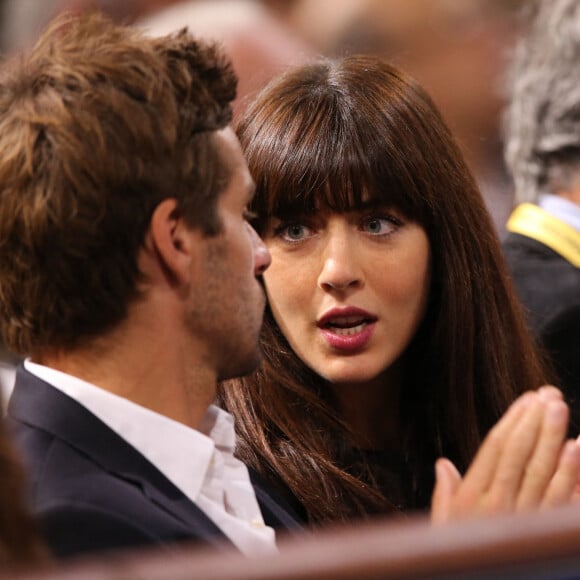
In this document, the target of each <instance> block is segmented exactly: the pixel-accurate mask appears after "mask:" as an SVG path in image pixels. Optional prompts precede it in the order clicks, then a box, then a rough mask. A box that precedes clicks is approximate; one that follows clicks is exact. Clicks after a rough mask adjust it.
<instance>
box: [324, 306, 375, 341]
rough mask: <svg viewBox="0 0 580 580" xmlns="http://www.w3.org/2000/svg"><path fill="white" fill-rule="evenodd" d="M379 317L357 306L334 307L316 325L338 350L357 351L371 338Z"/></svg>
mask: <svg viewBox="0 0 580 580" xmlns="http://www.w3.org/2000/svg"><path fill="white" fill-rule="evenodd" d="M376 321H377V317H376V316H374V315H373V314H370V313H369V312H367V311H366V310H362V309H361V308H355V307H347V308H333V309H332V310H329V311H328V312H326V313H325V314H324V315H323V316H321V317H320V318H319V319H318V320H317V321H316V325H317V326H318V328H320V332H321V333H322V336H323V337H324V339H325V340H326V342H327V343H328V344H329V345H330V346H331V347H332V348H335V349H337V350H341V351H344V352H355V351H357V350H360V349H362V348H364V346H366V344H367V343H368V342H369V340H370V339H371V337H372V335H373V333H374V330H375V324H376Z"/></svg>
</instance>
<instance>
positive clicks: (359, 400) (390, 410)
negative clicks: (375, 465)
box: [332, 365, 401, 450]
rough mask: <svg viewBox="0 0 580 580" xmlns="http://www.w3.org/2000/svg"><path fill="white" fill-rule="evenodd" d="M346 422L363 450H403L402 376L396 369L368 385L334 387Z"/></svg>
mask: <svg viewBox="0 0 580 580" xmlns="http://www.w3.org/2000/svg"><path fill="white" fill-rule="evenodd" d="M332 388H333V391H334V393H335V396H336V399H337V403H338V407H339V409H340V411H341V414H342V417H343V419H344V420H345V421H346V423H347V425H348V426H349V427H350V429H351V430H352V433H353V440H354V441H353V442H354V445H355V446H357V447H360V448H361V449H373V450H397V449H400V447H401V425H400V405H399V403H400V390H401V372H400V369H399V368H398V365H397V368H395V365H393V366H392V367H390V368H389V369H387V371H385V372H384V373H382V374H381V375H380V376H378V377H376V378H374V379H372V380H371V381H366V382H364V383H334V384H333V385H332Z"/></svg>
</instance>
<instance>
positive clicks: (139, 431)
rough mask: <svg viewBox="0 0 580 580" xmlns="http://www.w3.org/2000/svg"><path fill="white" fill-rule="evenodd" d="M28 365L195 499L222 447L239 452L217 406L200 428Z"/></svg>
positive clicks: (226, 419) (228, 422)
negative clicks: (217, 449) (216, 450)
mask: <svg viewBox="0 0 580 580" xmlns="http://www.w3.org/2000/svg"><path fill="white" fill-rule="evenodd" d="M24 367H25V368H26V370H27V371H28V372H30V373H31V374H33V375H35V376H37V377H39V378H40V379H42V380H44V381H45V382H47V383H49V384H50V385H52V386H53V387H55V388H57V389H59V390H60V391H62V392H63V393H65V394H66V395H68V396H69V397H71V398H72V399H74V400H75V401H77V403H79V404H81V405H82V406H83V407H85V408H86V409H88V410H89V411H90V412H91V413H93V415H95V416H96V417H98V418H99V419H100V420H101V421H102V422H103V423H105V424H106V425H107V426H108V427H109V428H110V429H112V430H113V431H115V432H116V433H117V434H118V435H120V436H121V437H122V438H123V439H125V441H127V442H128V443H129V444H130V445H132V446H133V447H134V448H135V449H136V450H137V451H138V452H139V453H141V454H142V455H143V456H144V457H145V458H147V459H148V460H149V461H150V462H151V463H152V464H153V465H154V466H155V467H156V468H157V469H158V470H159V471H161V472H162V473H163V474H164V475H165V477H167V479H169V480H170V481H171V482H172V483H173V484H174V485H175V486H176V487H177V488H179V489H180V490H181V491H182V492H183V493H184V494H185V495H186V496H187V497H189V498H190V499H191V500H192V501H194V502H195V501H197V498H198V496H199V494H200V491H201V489H202V486H203V482H204V479H205V477H206V474H207V471H208V469H209V468H210V466H211V463H212V458H213V454H214V452H215V449H216V447H218V448H219V449H220V451H225V452H228V453H233V449H234V445H235V433H234V422H233V417H232V416H231V415H230V414H229V413H227V412H226V411H224V410H223V409H220V408H219V407H217V406H215V405H211V406H210V407H209V409H208V411H207V412H206V414H205V415H204V417H203V419H202V421H201V424H200V429H201V430H200V431H198V430H195V429H192V428H190V427H187V426H186V425H184V424H182V423H179V422H177V421H174V420H173V419H170V418H168V417H166V416H164V415H161V414H159V413H156V412H154V411H152V410H150V409H147V408H146V407H143V406H141V405H138V404H136V403H134V402H132V401H129V400H128V399H125V398H123V397H120V396H118V395H115V394H113V393H110V392H109V391H106V390H104V389H102V388H100V387H98V386H96V385H93V384H91V383H88V382H86V381H83V380H82V379H79V378H77V377H74V376H72V375H69V374H67V373H63V372H61V371H58V370H56V369H53V368H50V367H46V366H44V365H39V364H37V363H33V362H32V361H30V360H29V359H27V360H25V362H24ZM202 431H203V432H202Z"/></svg>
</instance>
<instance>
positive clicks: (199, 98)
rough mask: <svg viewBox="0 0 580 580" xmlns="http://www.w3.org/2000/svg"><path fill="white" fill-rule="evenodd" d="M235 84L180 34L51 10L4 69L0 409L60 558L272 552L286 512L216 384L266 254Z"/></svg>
mask: <svg viewBox="0 0 580 580" xmlns="http://www.w3.org/2000/svg"><path fill="white" fill-rule="evenodd" d="M235 86H236V78H235V75H234V73H233V71H232V69H231V66H230V64H229V62H228V61H227V60H225V58H224V57H223V55H222V54H221V53H220V52H219V51H218V50H217V49H216V48H215V47H213V46H210V45H205V44H202V43H199V42H196V41H195V40H194V39H192V38H191V37H190V36H189V35H188V34H187V33H185V32H181V33H179V34H176V35H174V36H170V37H165V38H158V39H147V38H145V37H144V36H143V35H142V34H141V33H140V32H138V31H136V30H132V29H130V28H124V27H117V26H114V25H112V24H111V23H109V22H108V21H106V20H104V19H103V18H101V17H97V16H93V17H89V18H86V19H79V20H75V19H70V18H68V19H67V18H63V19H61V20H59V21H57V22H56V23H55V24H53V25H52V27H51V28H49V30H48V31H47V32H46V33H45V34H44V36H43V37H42V38H41V39H40V41H39V42H38V44H37V45H36V47H35V48H34V49H33V50H32V52H31V54H30V55H28V56H27V57H25V58H24V59H23V60H20V61H18V62H15V63H13V64H12V65H9V66H6V67H5V68H4V71H3V74H2V78H1V80H0V111H1V112H0V128H1V131H0V175H1V179H0V183H1V185H0V246H1V247H2V251H1V252H0V303H1V304H2V309H1V312H0V325H1V329H2V334H3V336H4V339H5V341H6V343H7V345H8V347H9V348H10V349H12V350H14V351H15V352H17V353H19V354H21V355H27V356H28V357H29V358H28V359H27V360H26V361H25V362H24V365H23V367H21V368H20V369H19V370H18V371H17V377H16V384H15V389H14V393H13V396H12V398H11V401H10V405H9V411H8V413H9V422H10V424H11V427H12V429H13V431H14V433H15V438H16V441H17V444H18V446H19V448H20V450H21V452H22V454H23V456H24V458H25V460H26V463H27V466H28V468H29V470H30V477H31V480H32V491H33V501H34V506H35V509H36V512H37V513H38V515H39V517H40V519H41V523H42V525H43V529H44V532H45V537H46V540H47V541H48V543H49V545H50V546H51V548H52V549H53V551H54V553H55V554H56V555H57V556H61V557H64V556H69V555H73V554H78V553H82V552H95V551H101V550H107V549H115V548H125V547H132V546H143V545H149V544H166V543H170V542H175V541H180V540H193V539H197V540H200V541H204V542H210V543H217V544H230V545H231V544H234V545H235V546H237V548H239V549H240V550H242V551H243V552H244V553H247V554H255V553H261V552H263V551H264V550H266V551H269V550H272V549H274V531H273V529H272V528H271V527H269V526H267V525H265V523H264V519H263V517H262V513H261V511H260V507H259V505H258V503H257V501H256V493H257V494H259V495H260V498H261V499H262V500H263V502H264V503H263V507H264V515H266V514H267V515H268V521H269V522H270V523H271V524H272V525H275V526H282V527H283V526H290V525H292V524H293V519H292V517H291V516H290V515H289V514H287V513H286V512H285V511H284V510H283V509H281V508H280V507H279V506H278V505H277V504H275V503H274V502H273V501H272V500H271V498H270V497H269V496H267V495H265V493H263V492H262V490H260V489H257V490H256V492H255V491H254V489H253V488H252V485H251V483H250V480H249V477H248V471H247V469H246V467H245V466H244V465H243V464H242V463H241V462H239V461H238V460H236V459H235V458H234V457H233V448H234V443H235V441H234V433H233V426H232V420H231V417H230V416H229V415H227V414H226V413H224V412H223V411H221V410H220V409H218V408H216V407H214V406H212V405H211V403H212V401H213V400H214V397H215V394H216V385H217V382H218V381H219V380H222V379H227V378H229V377H234V376H237V375H240V374H244V373H248V372H250V371H252V370H253V369H254V368H255V367H256V366H257V364H258V363H259V361H260V352H259V349H258V346H257V339H258V334H259V330H260V326H261V319H262V313H263V308H264V295H263V291H262V288H261V285H260V283H259V280H258V278H259V276H260V275H261V274H262V272H263V271H264V270H265V268H266V267H267V266H268V265H269V261H270V257H269V254H268V252H267V250H266V248H265V246H264V245H263V244H262V242H261V240H260V239H259V238H258V236H257V234H256V233H255V231H254V230H253V229H252V228H251V227H250V225H249V224H248V222H247V221H246V219H247V217H248V216H247V212H246V206H247V204H248V203H249V201H250V199H251V197H252V194H253V183H252V180H251V177H250V175H249V173H248V169H247V166H246V163H245V161H244V159H243V156H242V153H241V149H240V147H239V144H238V141H237V139H236V137H235V135H234V133H233V131H232V129H231V128H229V127H228V123H229V121H230V119H231V107H230V103H231V101H232V100H233V98H234V96H235Z"/></svg>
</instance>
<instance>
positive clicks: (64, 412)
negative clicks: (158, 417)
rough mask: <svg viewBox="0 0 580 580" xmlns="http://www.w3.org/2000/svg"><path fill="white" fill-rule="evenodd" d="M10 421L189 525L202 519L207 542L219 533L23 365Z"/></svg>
mask: <svg viewBox="0 0 580 580" xmlns="http://www.w3.org/2000/svg"><path fill="white" fill-rule="evenodd" d="M8 414H9V415H10V416H11V417H13V418H14V419H16V420H18V421H21V422H22V423H26V424H28V425H31V426H33V427H36V428H38V429H42V430H43V431H46V432H48V433H50V434H51V435H53V436H54V437H57V438H59V439H61V440H62V441H65V442H66V443H67V444H68V445H70V446H71V447H73V448H75V449H76V450H77V451H79V452H80V453H82V454H84V455H85V456H87V457H89V458H90V459H91V460H92V461H93V462H95V463H96V464H98V465H99V466H100V467H101V468H102V469H103V470H105V471H107V472H109V473H112V474H115V475H116V476H118V477H120V478H121V479H124V480H126V481H130V482H131V483H133V484H135V485H137V486H139V487H140V488H141V490H142V491H143V493H144V494H145V496H146V497H147V498H149V499H150V500H151V501H152V502H153V503H155V504H156V505H158V506H159V507H161V508H162V509H164V510H166V511H167V512H169V513H171V514H172V515H173V516H174V517H176V518H177V519H179V520H181V521H182V522H184V523H185V524H188V525H190V526H196V527H199V524H200V521H204V520H205V527H206V528H207V530H208V538H211V536H216V540H219V543H220V544H221V545H223V540H224V538H225V536H224V534H223V532H222V531H221V530H220V529H219V528H218V527H217V526H216V525H215V524H214V523H213V521H212V520H210V519H209V518H208V517H207V516H206V515H205V513H204V512H202V511H201V510H200V509H199V508H198V507H197V506H196V505H195V504H194V503H193V502H192V501H190V500H189V499H188V498H187V497H186V496H185V495H184V494H183V493H182V492H181V491H180V490H179V489H178V488H177V487H176V486H175V485H173V483H171V481H169V480H168V479H167V478H166V477H165V476H164V475H163V474H162V473H161V472H160V471H159V470H158V469H157V468H156V467H155V466H154V465H153V464H152V463H150V462H149V461H148V460H147V459H146V458H145V457H143V455H141V454H140V453H139V452H138V451H137V450H136V449H135V448H134V447H132V446H131V445H129V444H128V443H127V442H126V441H125V440H124V439H123V438H122V437H120V436H119V435H117V433H115V432H114V431H113V430H112V429H110V428H109V427H107V425H105V423H103V422H102V421H101V420H100V419H98V418H97V417H96V416H95V415H93V414H92V413H91V412H90V411H88V410H87V409H86V408H85V407H83V406H82V405H80V404H79V403H77V402H76V401H75V400H74V399H72V398H71V397H69V396H68V395H66V394H65V393H63V392H61V391H59V390H58V389H56V388H54V387H52V386H51V385H49V384H48V383H46V382H44V381H42V380H41V379H39V378H38V377H36V376H34V375H32V374H30V373H28V372H27V371H26V370H25V369H24V368H23V367H22V366H20V367H19V368H18V370H17V372H16V384H15V388H14V391H13V394H12V397H11V399H10V403H9V406H8Z"/></svg>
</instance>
